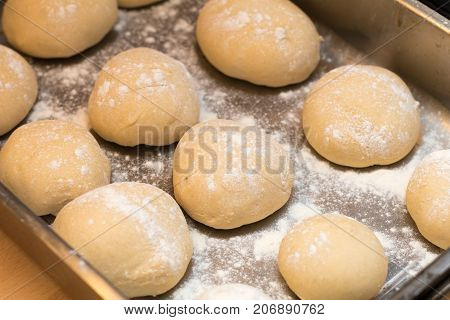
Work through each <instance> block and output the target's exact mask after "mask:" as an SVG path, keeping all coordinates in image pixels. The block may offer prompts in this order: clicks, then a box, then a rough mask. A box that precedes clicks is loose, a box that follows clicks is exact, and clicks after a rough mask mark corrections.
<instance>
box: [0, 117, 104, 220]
mask: <svg viewBox="0 0 450 320" xmlns="http://www.w3.org/2000/svg"><path fill="white" fill-rule="evenodd" d="M110 175H111V168H110V164H109V160H108V158H106V156H105V154H104V153H103V151H102V150H101V149H100V146H99V145H98V143H97V141H96V140H95V139H94V137H93V136H92V135H91V134H90V133H89V132H88V131H87V130H86V129H84V128H82V127H80V126H78V125H75V124H72V123H70V122H65V121H60V120H43V121H36V122H32V123H29V124H26V125H24V126H21V127H20V128H18V129H17V130H15V131H14V132H13V133H12V134H11V136H10V138H9V139H8V141H7V142H6V143H5V145H4V146H3V148H2V149H1V150H0V181H1V182H2V183H4V184H5V185H6V186H7V187H8V188H9V189H10V190H11V192H13V193H14V194H15V195H16V196H17V197H18V198H19V199H20V200H22V202H23V203H25V204H26V205H27V206H28V207H29V208H30V209H31V210H32V211H33V212H34V213H35V214H37V215H46V214H49V213H52V214H56V213H57V212H58V211H59V210H60V209H61V208H62V207H63V206H64V205H65V204H66V203H68V202H69V201H71V200H73V199H75V198H76V197H78V196H79V195H82V194H83V193H85V192H87V191H89V190H92V189H95V188H97V187H100V186H103V185H105V184H108V183H109V180H110Z"/></svg>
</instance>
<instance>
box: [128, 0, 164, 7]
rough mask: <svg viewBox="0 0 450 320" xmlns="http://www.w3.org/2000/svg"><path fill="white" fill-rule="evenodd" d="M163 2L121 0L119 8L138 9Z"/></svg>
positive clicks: (154, 0) (157, 0) (153, 0)
mask: <svg viewBox="0 0 450 320" xmlns="http://www.w3.org/2000/svg"><path fill="white" fill-rule="evenodd" d="M159 1H162V0H119V7H122V8H137V7H142V6H146V5H148V4H152V3H156V2H159Z"/></svg>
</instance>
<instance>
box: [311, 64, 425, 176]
mask: <svg viewBox="0 0 450 320" xmlns="http://www.w3.org/2000/svg"><path fill="white" fill-rule="evenodd" d="M418 105H419V103H418V102H417V101H415V100H414V97H413V96H412V95H411V92H410V91H409V89H408V87H407V86H406V84H405V83H404V82H403V81H402V80H401V79H400V78H399V77H398V76H397V75H395V74H394V73H392V72H390V71H389V70H386V69H383V68H380V67H375V66H361V65H357V66H344V67H340V68H337V69H334V70H332V71H330V72H328V73H327V74H326V75H325V76H323V77H322V78H321V79H320V80H319V81H318V82H317V83H316V84H315V85H314V87H313V88H312V90H311V93H310V94H309V96H308V97H307V99H306V102H305V105H304V108H303V129H304V131H305V135H306V138H307V139H308V142H309V143H310V144H311V146H312V147H313V148H314V149H315V150H316V151H317V152H318V153H319V154H320V155H321V156H323V157H324V158H326V159H328V160H329V161H331V162H334V163H337V164H340V165H343V166H349V167H356V168H362V167H369V166H372V165H388V164H391V163H394V162H397V161H399V160H400V159H402V158H403V157H405V156H406V155H407V154H408V153H409V152H410V151H411V150H412V149H413V148H414V145H415V144H416V142H417V140H418V139H419V135H420V115H419V110H418Z"/></svg>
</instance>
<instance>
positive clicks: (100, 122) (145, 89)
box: [89, 48, 200, 146]
mask: <svg viewBox="0 0 450 320" xmlns="http://www.w3.org/2000/svg"><path fill="white" fill-rule="evenodd" d="M199 104H200V103H199V99H198V96H197V93H196V90H195V83H194V80H193V79H192V77H191V76H190V74H189V72H188V71H187V70H186V68H185V67H184V65H183V64H182V63H181V62H179V61H177V60H175V59H172V58H171V57H169V56H167V55H165V54H163V53H161V52H159V51H155V50H152V49H148V48H136V49H131V50H128V51H125V52H122V53H120V54H118V55H117V56H115V57H114V58H112V59H111V60H109V61H108V63H107V64H106V66H105V67H104V69H103V70H102V71H101V72H100V74H99V76H98V79H97V82H96V83H95V87H94V90H93V92H92V95H91V97H90V99H89V118H90V120H91V124H92V127H93V128H94V130H95V131H96V132H97V133H98V134H99V135H101V136H102V137H103V138H104V139H106V140H108V141H112V142H115V143H118V144H120V145H123V146H135V145H138V144H147V145H152V146H163V145H168V144H171V143H173V142H175V141H178V140H179V139H180V138H181V137H182V136H183V134H184V133H185V132H186V131H187V130H188V129H189V128H190V127H191V126H193V125H194V124H196V123H197V122H198V118H199V114H200V107H199Z"/></svg>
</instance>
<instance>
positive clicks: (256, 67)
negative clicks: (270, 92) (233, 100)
mask: <svg viewBox="0 0 450 320" xmlns="http://www.w3.org/2000/svg"><path fill="white" fill-rule="evenodd" d="M196 35H197V41H198V44H199V45H200V48H201V50H202V51H203V54H204V55H205V56H206V58H207V59H208V60H209V62H210V63H211V64H212V65H214V66H215V67H216V68H217V69H219V70H220V71H221V72H223V73H224V74H226V75H228V76H230V77H233V78H238V79H242V80H247V81H249V82H252V83H254V84H258V85H265V86H269V87H281V86H285V85H289V84H293V83H298V82H301V81H303V80H305V79H306V78H308V77H309V75H310V74H311V73H312V72H313V70H314V69H315V68H316V66H317V64H318V63H319V60H320V36H319V34H318V33H317V31H316V28H315V26H314V24H313V23H312V22H311V20H310V19H309V18H308V16H307V15H306V14H304V13H303V11H302V10H300V8H299V7H297V6H296V5H294V4H293V3H291V2H290V1H289V0H210V1H208V2H207V3H206V4H205V6H204V7H203V8H202V9H201V11H200V14H199V17H198V21H197V29H196Z"/></svg>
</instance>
